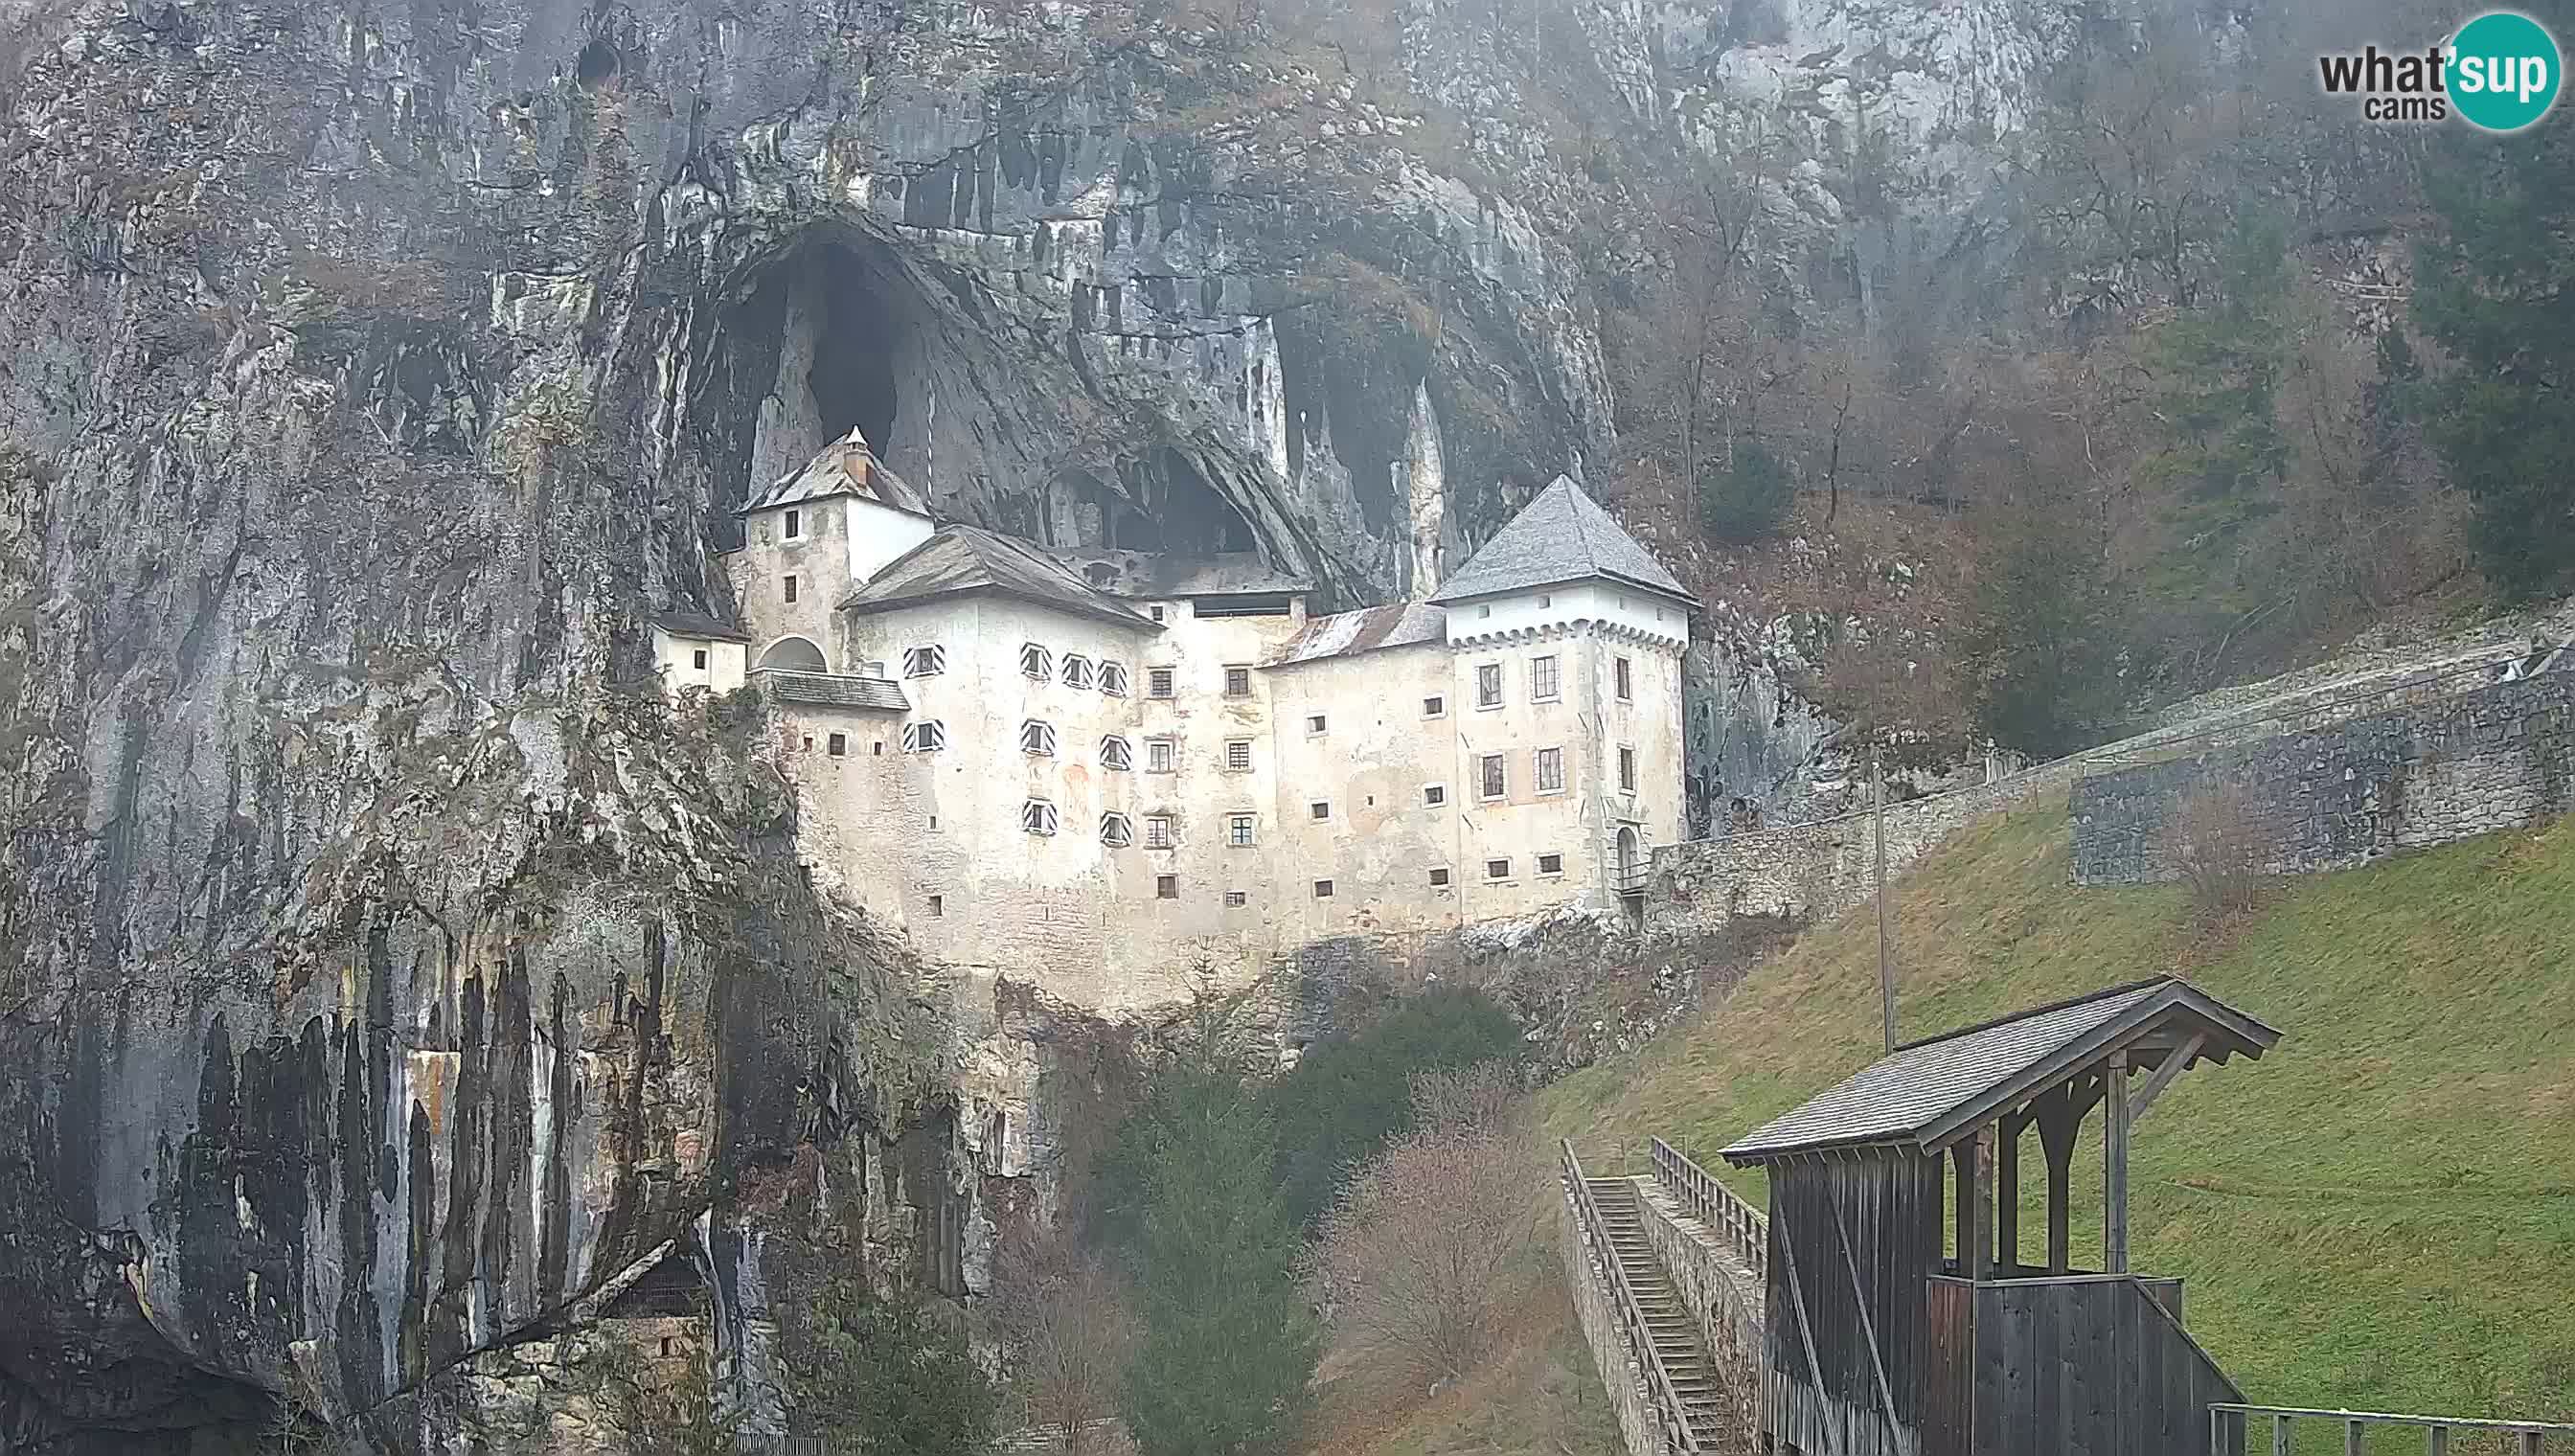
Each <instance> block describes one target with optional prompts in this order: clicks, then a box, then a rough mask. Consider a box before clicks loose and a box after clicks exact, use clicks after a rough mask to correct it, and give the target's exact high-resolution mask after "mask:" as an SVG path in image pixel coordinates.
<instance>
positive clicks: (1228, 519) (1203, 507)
mask: <svg viewBox="0 0 2575 1456" xmlns="http://www.w3.org/2000/svg"><path fill="white" fill-rule="evenodd" d="M1134 474H1135V476H1136V477H1137V486H1138V489H1137V491H1136V492H1135V498H1136V499H1138V500H1140V501H1142V502H1143V510H1142V512H1141V513H1138V512H1121V513H1116V514H1115V515H1114V516H1113V520H1112V527H1111V529H1112V530H1113V531H1114V532H1115V533H1116V534H1117V536H1118V539H1117V540H1116V541H1115V542H1114V543H1112V544H1113V545H1116V546H1118V547H1121V548H1124V549H1126V550H1129V551H1162V552H1172V553H1175V554H1177V555H1182V556H1214V555H1218V554H1221V553H1227V552H1248V551H1255V550H1258V549H1259V547H1260V542H1259V540H1258V539H1257V538H1256V537H1255V536H1254V535H1253V531H1252V523H1251V522H1250V521H1248V520H1246V519H1244V515H1243V513H1242V512H1241V511H1239V510H1237V509H1236V508H1235V505H1234V503H1233V502H1231V501H1229V500H1227V499H1226V498H1225V496H1224V495H1223V494H1222V493H1220V492H1219V491H1218V490H1217V488H1216V487H1215V486H1213V485H1211V484H1209V483H1208V478H1207V477H1206V476H1205V475H1204V474H1202V473H1201V472H1200V470H1199V468H1198V465H1197V463H1196V462H1194V461H1192V460H1191V459H1190V458H1189V457H1188V456H1186V455H1184V454H1182V453H1181V452H1180V451H1178V450H1175V449H1173V448H1172V447H1171V446H1168V445H1166V446H1163V447H1161V448H1159V449H1157V450H1155V451H1154V452H1153V453H1152V454H1151V455H1149V456H1147V457H1146V458H1145V459H1144V460H1143V461H1142V462H1140V463H1139V464H1138V466H1137V468H1136V470H1135V472H1134ZM1131 537H1132V538H1134V539H1133V540H1130V539H1129V538H1131ZM1149 539H1150V541H1149Z"/></svg>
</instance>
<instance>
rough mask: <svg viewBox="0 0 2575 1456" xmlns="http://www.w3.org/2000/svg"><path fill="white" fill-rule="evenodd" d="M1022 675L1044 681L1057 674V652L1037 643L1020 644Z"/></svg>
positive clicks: (1034, 680)
mask: <svg viewBox="0 0 2575 1456" xmlns="http://www.w3.org/2000/svg"><path fill="white" fill-rule="evenodd" d="M1020 676H1021V677H1023V678H1026V679H1029V680H1030V681H1032V682H1037V683H1043V682H1045V681H1047V680H1048V679H1049V678H1052V677H1054V676H1055V654H1053V653H1051V652H1048V651H1047V650H1046V649H1045V648H1044V647H1043V646H1041V645H1039V644H1037V643H1022V644H1021V645H1020Z"/></svg>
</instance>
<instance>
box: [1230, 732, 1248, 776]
mask: <svg viewBox="0 0 2575 1456" xmlns="http://www.w3.org/2000/svg"><path fill="white" fill-rule="evenodd" d="M1225 768H1226V771H1227V772H1229V773H1248V772H1250V771H1252V739H1250V738H1228V739H1226V740H1225Z"/></svg>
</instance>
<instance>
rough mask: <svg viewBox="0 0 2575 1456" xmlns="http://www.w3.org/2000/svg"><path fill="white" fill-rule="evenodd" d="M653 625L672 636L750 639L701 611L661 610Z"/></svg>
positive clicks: (710, 639) (726, 640)
mask: <svg viewBox="0 0 2575 1456" xmlns="http://www.w3.org/2000/svg"><path fill="white" fill-rule="evenodd" d="M653 625H654V626H655V627H658V628H660V629H662V630H663V631H664V632H667V633H669V634H670V635H671V636H673V637H688V638H702V639H704V640H706V641H708V642H739V643H747V642H749V641H751V634H749V633H747V632H744V631H743V630H742V629H741V628H738V627H731V626H727V625H726V624H724V623H721V622H718V621H716V620H715V619H714V618H712V617H709V616H707V615H706V614H705V613H703V612H663V613H658V614H656V615H655V616H654V618H653Z"/></svg>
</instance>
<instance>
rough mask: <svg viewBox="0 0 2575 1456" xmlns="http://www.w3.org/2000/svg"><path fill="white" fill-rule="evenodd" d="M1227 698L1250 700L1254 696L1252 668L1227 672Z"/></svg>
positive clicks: (1232, 669)
mask: <svg viewBox="0 0 2575 1456" xmlns="http://www.w3.org/2000/svg"><path fill="white" fill-rule="evenodd" d="M1225 696H1226V697H1228V698H1250V697H1251V696H1252V670H1251V669H1250V668H1228V669H1226V670H1225Z"/></svg>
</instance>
